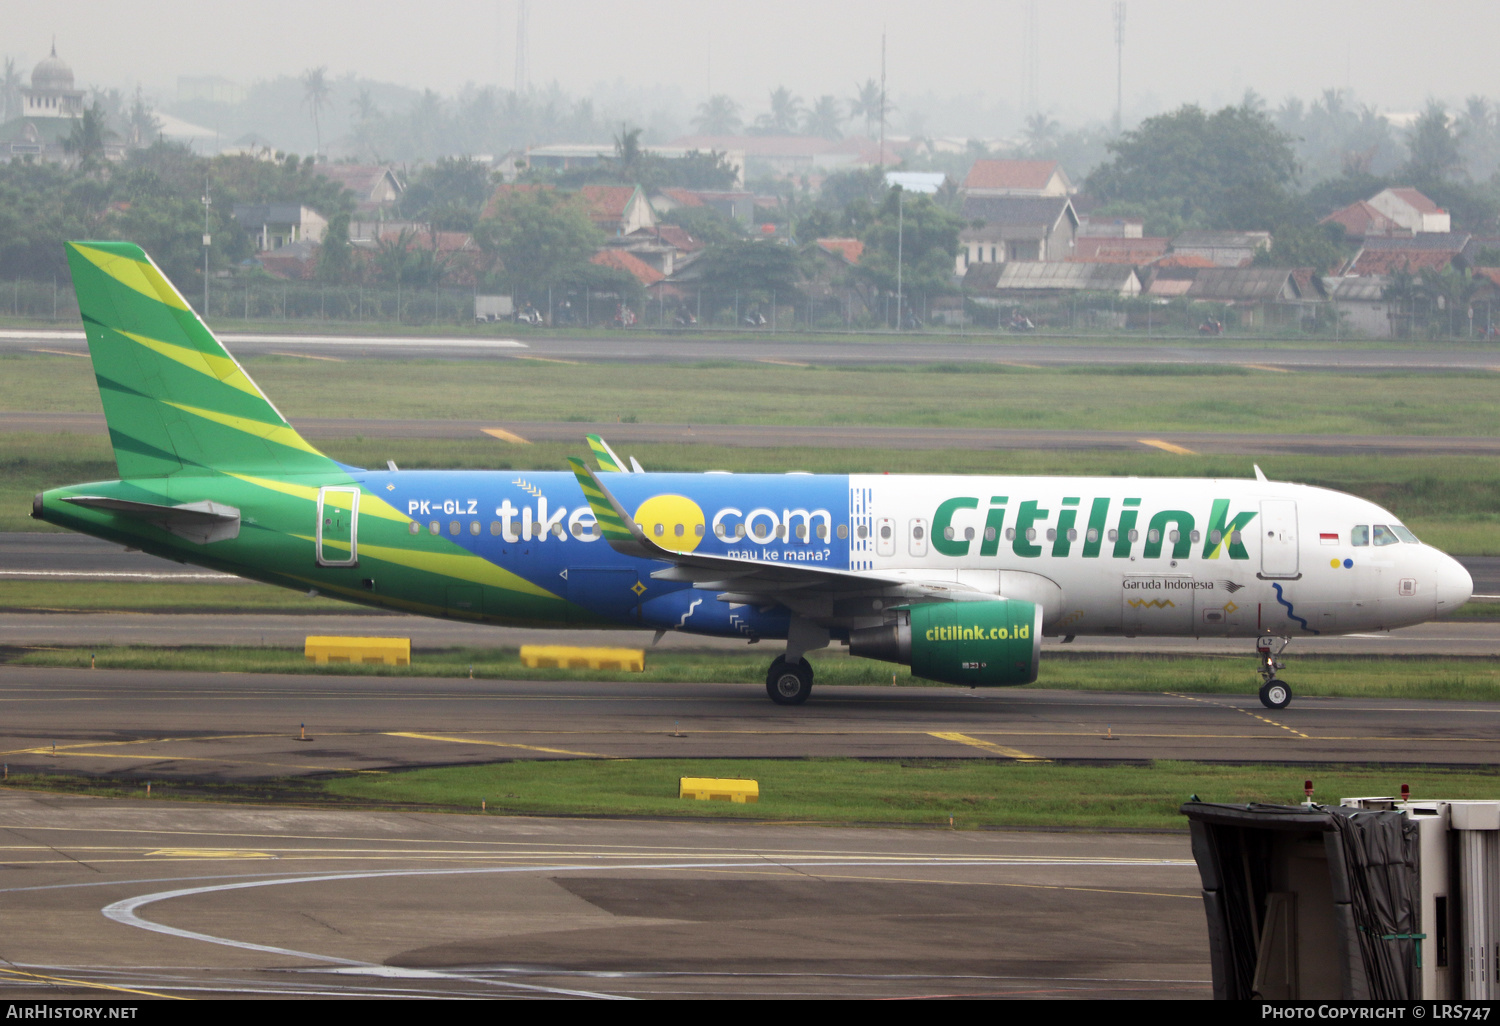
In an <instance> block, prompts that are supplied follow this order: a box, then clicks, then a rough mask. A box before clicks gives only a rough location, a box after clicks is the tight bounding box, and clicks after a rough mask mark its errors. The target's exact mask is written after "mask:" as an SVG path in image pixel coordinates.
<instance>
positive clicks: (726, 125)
mask: <svg viewBox="0 0 1500 1026" xmlns="http://www.w3.org/2000/svg"><path fill="white" fill-rule="evenodd" d="M744 124H745V123H744V121H743V120H741V118H740V105H739V104H737V103H735V102H734V101H733V100H731V99H730V98H729V97H728V96H726V95H724V94H723V93H719V94H718V95H716V96H710V97H709V98H708V99H707V100H705V101H704V102H703V103H702V104H701V105H699V107H698V116H697V117H695V118H694V119H693V127H694V128H695V129H697V130H698V131H699V132H700V133H702V134H703V135H735V134H736V133H738V132H739V130H740V129H741V128H742V127H744Z"/></svg>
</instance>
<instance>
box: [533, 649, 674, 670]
mask: <svg viewBox="0 0 1500 1026" xmlns="http://www.w3.org/2000/svg"><path fill="white" fill-rule="evenodd" d="M521 665H522V666H533V667H556V668H558V669H563V670H620V671H622V672H625V673H644V672H645V670H646V650H645V649H641V648H574V647H572V646H569V645H522V646H521Z"/></svg>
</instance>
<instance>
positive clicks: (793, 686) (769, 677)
mask: <svg viewBox="0 0 1500 1026" xmlns="http://www.w3.org/2000/svg"><path fill="white" fill-rule="evenodd" d="M812 685H813V669H812V664H810V663H809V662H808V661H807V660H806V659H801V658H799V659H798V660H797V661H796V662H795V663H789V662H787V660H786V657H785V656H777V657H776V661H775V662H773V663H772V664H771V668H770V669H769V670H767V671H766V694H768V695H770V696H771V701H773V702H775V703H776V704H777V705H801V704H802V703H803V702H805V701H807V696H808V695H810V694H812Z"/></svg>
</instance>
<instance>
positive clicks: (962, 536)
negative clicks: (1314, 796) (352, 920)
mask: <svg viewBox="0 0 1500 1026" xmlns="http://www.w3.org/2000/svg"><path fill="white" fill-rule="evenodd" d="M67 256H68V263H69V266H70V268H71V270H72V277H73V284H74V288H75V289H76V291H77V294H78V302H79V309H80V311H81V314H82V319H83V323H84V329H85V333H86V335H87V338H88V345H89V352H90V355H91V357H92V360H93V368H94V373H95V376H96V378H97V380H98V386H99V396H100V399H101V402H102V404H103V407H104V414H105V417H106V419H107V421H108V425H109V436H110V442H111V444H112V445H113V447H114V454H115V461H116V464H117V467H118V471H119V475H120V479H119V480H116V481H98V482H92V483H88V484H79V485H70V486H67V487H61V488H54V489H52V490H50V491H46V492H42V493H40V494H38V495H37V496H36V497H35V499H34V500H33V505H32V516H34V517H36V518H38V519H40V520H44V521H47V522H48V523H52V524H57V525H60V526H62V527H65V528H70V529H72V530H75V531H80V532H83V533H85V534H90V535H94V536H96V537H99V538H104V539H107V540H109V541H112V542H118V543H120V544H122V545H126V546H129V547H132V548H138V549H141V550H143V551H146V552H149V553H152V554H155V555H158V556H163V557H165V558H168V559H174V560H179V561H182V562H186V563H194V564H197V565H200V566H204V567H209V568H211V569H214V570H221V571H225V572H228V573H232V574H237V575H239V576H241V577H246V578H250V579H253V580H257V581H264V582H267V583H270V584H275V585H280V586H283V587H287V588H296V589H299V590H302V591H307V592H313V593H317V594H322V595H327V596H331V597H335V598H339V599H344V600H347V601H350V602H355V603H359V604H362V605H366V606H378V607H381V608H385V609H393V610H399V611H402V612H407V613H418V614H423V615H427V616H436V617H447V618H450V619H455V620H468V621H473V622H475V623H487V624H503V625H514V626H528V627H538V626H542V627H556V628H562V629H567V628H601V627H605V628H632V629H641V628H646V629H653V630H655V631H657V632H658V634H657V637H658V639H659V638H660V637H661V635H662V634H663V633H665V632H667V631H677V632H682V633H685V634H695V635H704V636H712V637H727V638H742V639H744V640H745V641H746V642H751V643H753V642H758V641H761V640H767V641H776V642H784V643H785V649H784V651H783V652H782V653H781V654H780V655H778V656H776V658H775V659H774V661H772V663H771V665H770V667H769V669H768V671H767V674H766V691H767V694H768V695H769V696H770V698H771V700H772V701H773V702H776V703H778V704H780V705H798V704H801V703H803V702H805V701H806V700H807V698H808V696H809V695H810V694H811V692H812V685H813V669H812V666H811V664H810V663H809V662H808V661H807V659H806V655H807V653H809V652H814V651H818V650H820V649H824V648H827V647H829V646H831V645H835V644H836V645H840V646H847V647H848V650H849V652H850V653H851V654H853V655H856V656H864V657H868V658H871V659H877V660H885V661H887V662H890V663H894V664H902V665H906V666H909V667H910V669H911V673H912V674H913V675H914V676H918V677H921V678H925V679H928V680H932V681H938V682H944V683H949V684H957V685H969V686H972V687H980V686H1005V685H1022V684H1028V683H1030V682H1032V681H1034V680H1035V679H1036V676H1037V666H1038V661H1039V658H1040V654H1041V644H1042V639H1043V638H1044V637H1059V636H1060V637H1062V638H1063V640H1064V641H1071V640H1072V639H1073V638H1075V637H1078V636H1082V635H1114V636H1120V635H1123V636H1125V637H1185V638H1242V639H1245V640H1246V641H1247V642H1251V643H1253V644H1254V651H1255V655H1256V659H1257V665H1258V669H1257V672H1258V674H1259V676H1260V678H1261V682H1262V683H1261V686H1260V692H1259V694H1260V699H1261V701H1262V702H1263V703H1264V704H1265V705H1266V706H1267V707H1269V708H1273V709H1280V708H1283V707H1285V706H1286V705H1287V704H1288V702H1290V700H1291V689H1290V687H1289V686H1288V685H1287V684H1286V683H1285V682H1284V681H1282V680H1281V679H1280V678H1279V677H1278V676H1277V672H1278V671H1279V670H1281V669H1282V668H1283V667H1284V665H1285V664H1284V663H1283V662H1282V660H1281V655H1282V654H1283V652H1284V650H1285V648H1286V646H1287V644H1288V643H1289V642H1290V641H1291V640H1292V639H1294V638H1306V637H1317V636H1325V635H1338V634H1349V633H1355V632H1368V631H1386V630H1390V629H1393V628H1398V627H1404V626H1408V625H1412V624H1419V623H1423V622H1424V621H1428V620H1431V619H1433V618H1434V617H1439V616H1443V615H1445V614H1448V613H1451V612H1453V611H1454V610H1456V609H1457V608H1458V607H1459V606H1461V605H1463V604H1464V603H1465V602H1467V601H1468V599H1469V597H1470V594H1471V592H1472V589H1473V581H1472V580H1471V578H1470V577H1469V574H1468V572H1467V571H1466V570H1465V569H1464V568H1463V566H1461V565H1460V564H1459V563H1458V562H1456V561H1455V560H1453V559H1451V558H1449V557H1448V556H1446V555H1444V554H1443V553H1442V552H1439V551H1438V550H1436V549H1434V548H1432V547H1431V546H1429V545H1424V544H1423V543H1421V542H1420V541H1418V539H1417V538H1416V536H1415V535H1413V534H1412V532H1411V531H1410V530H1408V529H1407V527H1406V526H1405V525H1403V524H1402V523H1401V522H1400V520H1399V519H1398V518H1397V517H1395V516H1394V515H1392V514H1391V513H1390V512H1388V511H1386V510H1384V509H1381V508H1380V507H1379V506H1376V505H1374V504H1373V503H1370V502H1367V501H1365V500H1363V499H1360V498H1357V497H1355V496H1351V495H1345V494H1341V493H1339V492H1335V491H1330V490H1327V489H1323V488H1314V487H1309V486H1306V485H1300V484H1291V483H1285V482H1279V481H1271V480H1267V479H1266V477H1265V475H1264V474H1262V473H1261V472H1260V470H1259V468H1255V476H1254V477H1253V478H1248V479H1224V478H1210V479H1186V478H1133V477H987V476H952V475H942V476H939V475H921V476H897V475H883V474H882V475H867V474H838V475H810V474H784V475H783V474H724V473H711V472H710V473H703V474H682V473H671V474H662V473H648V472H645V471H644V470H643V469H642V468H641V466H640V464H639V462H638V461H636V460H635V459H634V458H633V457H632V458H630V459H629V460H628V461H623V460H621V459H619V458H618V456H616V454H615V453H614V451H613V450H612V449H611V448H610V447H609V445H608V444H607V443H606V442H605V441H604V440H603V439H600V438H597V437H596V436H590V438H589V440H588V442H589V448H590V451H591V454H592V457H593V459H594V464H595V465H594V466H590V465H589V464H588V463H587V462H585V461H584V460H582V459H578V458H569V459H568V461H567V462H568V466H567V467H566V468H565V469H559V470H558V471H552V472H542V471H519V472H518V471H483V472H475V471H403V470H400V469H398V468H397V467H396V466H395V464H394V463H389V464H387V466H386V468H385V469H365V468H361V467H354V466H349V465H347V464H344V463H340V462H338V461H337V460H334V459H332V458H330V457H328V456H326V455H324V454H323V453H322V452H320V451H319V450H318V449H317V448H316V447H315V446H313V445H311V444H310V443H309V442H308V441H307V440H306V439H304V438H303V437H302V436H301V435H300V434H299V433H298V432H297V430H296V429H295V428H294V427H293V426H292V425H291V424H290V423H289V422H288V421H287V419H286V418H285V417H283V416H282V415H281V413H280V412H279V411H278V410H277V409H276V407H275V406H274V405H272V403H271V401H270V400H269V399H268V398H267V397H266V396H265V395H264V393H262V392H261V390H260V389H259V388H258V387H257V386H256V385H255V383H254V382H253V381H251V379H250V376H249V375H248V374H246V373H245V370H244V368H243V367H241V366H240V364H239V363H238V362H236V361H235V359H234V357H232V356H231V355H230V354H229V353H228V352H227V351H226V350H225V349H224V347H223V346H222V345H221V344H220V343H219V341H218V339H216V338H215V337H214V335H213V333H212V332H211V331H210V330H209V329H208V327H207V326H206V325H205V324H204V323H203V321H202V320H200V319H199V317H198V316H197V314H195V313H194V312H193V310H192V308H191V307H190V306H189V305H188V304H187V302H186V301H185V300H184V299H183V297H182V294H181V293H180V292H178V290H177V289H176V288H175V287H174V286H173V285H172V284H171V283H170V282H169V281H168V280H167V278H166V277H165V276H164V275H163V274H162V273H161V271H160V270H159V269H158V268H157V266H156V265H155V264H154V263H153V262H152V261H151V259H150V258H149V257H148V256H147V255H146V253H145V252H143V251H142V250H141V249H140V248H139V247H138V246H136V245H133V244H131V243H128V242H71V243H68V244H67ZM778 647H779V646H778ZM1247 649H1248V646H1247ZM1247 654H1248V651H1247Z"/></svg>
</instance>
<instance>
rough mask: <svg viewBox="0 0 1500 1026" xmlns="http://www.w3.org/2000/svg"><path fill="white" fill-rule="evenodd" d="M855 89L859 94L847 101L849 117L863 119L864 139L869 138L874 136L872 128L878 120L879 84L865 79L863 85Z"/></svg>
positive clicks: (870, 79)
mask: <svg viewBox="0 0 1500 1026" xmlns="http://www.w3.org/2000/svg"><path fill="white" fill-rule="evenodd" d="M856 88H858V90H859V92H858V93H857V94H855V96H854V98H853V99H851V100H850V101H849V117H851V118H863V119H864V122H865V137H866V138H870V137H871V136H872V135H874V129H873V127H872V126H874V124H875V123H876V122H877V121H879V120H880V83H879V82H877V81H875V80H874V79H873V78H867V79H865V84H864V85H862V86H857V87H856Z"/></svg>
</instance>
